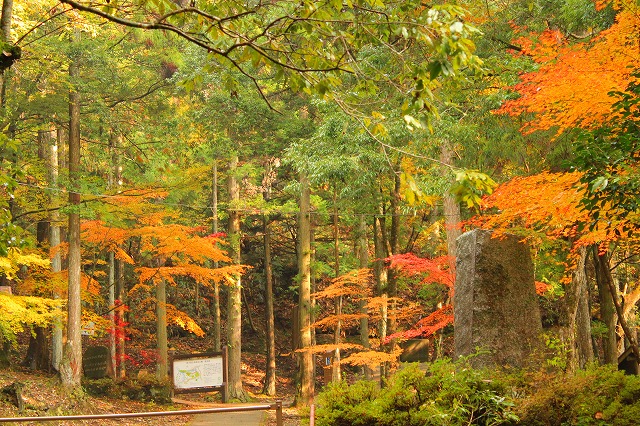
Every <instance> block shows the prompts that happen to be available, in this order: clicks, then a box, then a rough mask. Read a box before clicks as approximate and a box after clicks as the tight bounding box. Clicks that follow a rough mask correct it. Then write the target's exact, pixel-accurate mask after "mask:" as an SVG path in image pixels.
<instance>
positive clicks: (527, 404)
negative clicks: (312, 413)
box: [316, 360, 640, 426]
mask: <svg viewBox="0 0 640 426" xmlns="http://www.w3.org/2000/svg"><path fill="white" fill-rule="evenodd" d="M317 405H318V407H317V410H316V423H317V424H318V425H319V426H350V425H354V426H357V425H377V426H400V425H403V426H404V425H407V426H411V425H416V426H418V425H420V426H429V425H452V426H456V425H501V424H504V425H528V426H529V425H530V426H565V425H581V426H582V425H585V426H586V425H614V426H616V425H619V426H623V425H637V424H638V419H640V377H638V376H628V375H625V374H624V373H623V372H619V371H617V370H615V366H601V367H597V366H591V367H589V368H587V369H586V370H581V371H578V372H577V373H574V374H566V373H553V374H552V373H548V372H533V373H532V372H525V371H515V372H514V371H510V372H508V373H505V372H503V371H497V370H494V371H491V370H475V369H472V368H470V367H469V366H468V364H467V363H466V362H465V361H464V360H463V361H460V362H457V363H454V362H451V361H448V360H441V361H437V362H435V363H432V364H429V365H428V369H427V371H426V373H425V372H423V371H421V370H419V369H418V367H417V364H411V365H409V366H407V367H406V368H404V369H402V370H400V371H398V372H397V373H396V374H395V375H394V376H392V377H391V378H390V380H389V381H388V382H387V385H386V386H385V387H383V388H380V387H379V386H378V385H377V383H375V382H365V381H359V382H356V383H354V384H352V385H348V384H346V383H345V382H338V383H332V384H330V385H329V386H327V388H325V390H324V391H323V392H322V393H321V394H320V395H319V396H318V399H317Z"/></svg>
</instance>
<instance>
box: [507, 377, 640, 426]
mask: <svg viewBox="0 0 640 426" xmlns="http://www.w3.org/2000/svg"><path fill="white" fill-rule="evenodd" d="M526 393H527V395H526V396H523V397H522V398H520V400H519V401H518V403H517V407H516V413H517V414H518V416H519V417H520V419H521V424H524V425H531V426H537V425H540V426H543V425H544V426H554V425H558V426H560V425H620V426H622V425H636V424H638V419H640V377H638V376H628V375H625V374H624V373H623V372H621V371H617V370H616V369H615V366H602V367H589V368H587V369H586V370H581V371H578V372H577V373H575V374H573V375H568V374H567V375H565V374H563V375H559V376H554V377H551V378H549V379H548V380H542V381H539V382H537V383H532V384H531V388H530V389H529V390H527V391H526Z"/></svg>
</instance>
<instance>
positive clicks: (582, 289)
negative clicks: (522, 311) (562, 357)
mask: <svg viewBox="0 0 640 426" xmlns="http://www.w3.org/2000/svg"><path fill="white" fill-rule="evenodd" d="M586 255H587V251H586V249H585V248H582V249H580V257H579V260H578V264H577V266H576V270H575V271H574V273H573V277H572V281H571V283H570V284H568V285H567V288H566V290H565V295H564V313H563V318H562V322H563V329H561V339H562V340H563V342H564V343H565V346H566V348H567V349H568V354H567V355H568V360H567V369H568V370H569V371H575V370H577V369H580V368H584V366H585V365H586V364H587V363H589V362H591V361H593V356H594V355H593V345H592V344H591V315H590V312H589V291H588V288H587V277H586V273H585V260H586Z"/></svg>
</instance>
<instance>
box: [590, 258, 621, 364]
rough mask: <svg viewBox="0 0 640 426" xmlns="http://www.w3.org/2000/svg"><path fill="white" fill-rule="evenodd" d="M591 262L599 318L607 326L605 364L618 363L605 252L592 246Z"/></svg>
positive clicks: (604, 349)
mask: <svg viewBox="0 0 640 426" xmlns="http://www.w3.org/2000/svg"><path fill="white" fill-rule="evenodd" d="M592 251H593V263H594V266H595V270H596V283H597V284H598V297H599V299H600V319H601V320H602V322H603V323H604V324H605V326H606V327H607V333H606V335H605V336H604V337H603V339H602V349H603V354H604V360H603V361H604V363H605V364H616V365H617V364H618V338H617V337H618V336H617V333H616V325H617V318H616V312H615V306H614V305H613V298H612V297H611V292H610V291H609V283H608V282H607V280H608V279H609V277H610V276H611V275H610V274H609V273H607V271H609V270H610V268H609V259H608V258H607V254H606V253H599V250H598V247H597V246H593V248H592Z"/></svg>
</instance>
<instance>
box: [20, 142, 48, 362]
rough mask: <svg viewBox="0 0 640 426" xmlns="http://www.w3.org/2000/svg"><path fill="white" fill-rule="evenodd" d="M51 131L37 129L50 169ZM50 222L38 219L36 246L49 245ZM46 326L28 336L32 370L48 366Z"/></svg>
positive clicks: (40, 150)
mask: <svg viewBox="0 0 640 426" xmlns="http://www.w3.org/2000/svg"><path fill="white" fill-rule="evenodd" d="M51 139H52V137H51V132H50V131H46V130H40V131H38V158H39V159H40V161H41V162H42V164H44V165H45V166H46V168H47V169H50V167H51V166H50V164H49V162H50V158H49V157H50V156H49V151H50V146H51ZM46 203H47V204H48V205H51V199H47V200H46ZM50 228H51V222H50V219H49V216H47V217H46V218H44V219H41V220H38V224H37V231H36V241H37V244H38V247H40V248H44V247H46V246H47V245H49V236H50ZM47 337H48V336H47V328H45V327H40V326H36V327H34V330H33V332H32V333H31V335H30V336H29V347H28V348H27V355H26V357H25V360H24V365H25V366H26V367H28V368H30V369H32V370H46V369H48V368H49V365H50V360H49V345H48V342H49V340H48V338H47Z"/></svg>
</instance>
